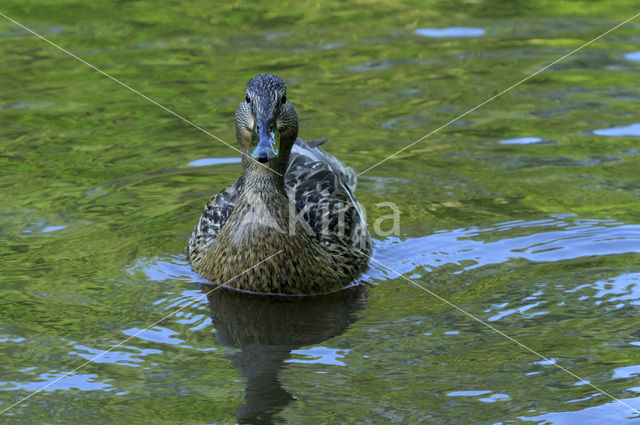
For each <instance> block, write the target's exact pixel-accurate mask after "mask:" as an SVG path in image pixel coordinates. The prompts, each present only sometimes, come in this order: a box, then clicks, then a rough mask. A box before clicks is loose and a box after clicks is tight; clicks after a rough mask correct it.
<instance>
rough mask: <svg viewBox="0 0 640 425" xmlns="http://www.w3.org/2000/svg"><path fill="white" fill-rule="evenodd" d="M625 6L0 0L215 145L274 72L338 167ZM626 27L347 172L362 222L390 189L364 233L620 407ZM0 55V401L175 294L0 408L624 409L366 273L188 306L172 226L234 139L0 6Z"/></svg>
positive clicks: (631, 229)
mask: <svg viewBox="0 0 640 425" xmlns="http://www.w3.org/2000/svg"><path fill="white" fill-rule="evenodd" d="M638 11H639V10H637V2H633V1H616V2H614V3H611V2H605V1H594V2H583V1H575V2H550V1H543V2H524V1H517V2H509V3H504V2H489V1H469V2H462V3H458V2H447V1H441V2H436V1H430V2H404V3H395V2H356V3H352V4H344V3H343V2H335V1H332V2H325V3H322V4H321V3H314V2H302V3H286V2H285V3H281V4H273V3H272V2H253V3H250V4H245V3H226V4H220V5H218V4H215V5H214V4H211V3H210V2H204V1H195V2H188V3H187V2H180V1H175V2H166V3H165V2H163V3H154V2H149V1H137V2H131V1H119V2H107V1H98V2H74V1H71V2H64V3H62V4H61V3H52V2H40V1H29V2H18V1H5V2H4V3H3V4H2V6H1V7H0V12H2V13H4V14H6V15H8V16H10V17H11V18H13V19H16V20H17V21H19V22H21V23H23V24H24V25H26V26H28V27H30V28H32V29H33V30H35V31H37V32H39V33H41V34H42V35H43V36H45V37H47V38H49V39H51V40H52V41H53V42H55V43H58V44H60V45H61V46H63V47H64V48H66V49H68V50H69V51H71V52H72V53H74V54H76V55H78V56H80V57H82V58H83V59H85V60H86V61H88V62H90V63H91V64H93V65H95V66H97V67H99V68H100V69H102V70H104V71H105V72H108V73H109V74H111V75H113V76H114V77H116V78H118V79H120V80H122V81H123V82H125V83H126V84H128V85H130V86H131V87H133V88H135V89H137V90H140V91H141V92H143V93H144V94H145V95H147V96H149V97H151V98H152V99H154V100H156V101H158V102H160V103H161V104H163V105H165V106H166V107H168V108H171V109H172V110H175V111H176V112H178V113H179V114H181V115H182V116H184V117H186V118H188V119H189V120H192V121H193V122H194V123H197V124H198V125H200V126H202V127H203V128H204V129H206V130H207V131H210V132H211V133H213V134H215V135H216V136H218V137H220V138H221V139H223V140H224V141H226V142H229V143H231V144H234V129H233V113H234V111H235V108H236V105H237V103H238V102H240V101H242V99H243V98H244V92H243V90H244V86H245V84H246V81H247V80H248V79H249V78H250V77H252V76H253V75H255V74H257V73H260V72H274V73H277V74H279V75H280V76H282V77H283V78H284V79H285V80H286V81H287V83H288V99H289V100H291V101H292V102H293V103H295V105H296V107H297V109H298V112H299V115H300V118H301V121H300V128H301V130H300V136H301V137H302V138H303V139H307V140H309V139H317V138H321V137H328V138H329V143H328V144H327V145H326V146H327V149H328V150H329V151H330V152H331V153H333V154H335V155H336V156H338V157H339V158H341V159H342V160H343V161H344V162H346V163H347V164H349V165H351V166H353V167H354V169H356V170H357V171H363V170H366V169H367V168H369V167H370V166H372V165H373V164H375V163H376V162H378V161H380V160H382V159H384V158H386V157H387V156H388V155H390V154H391V153H393V152H396V151H397V150H399V149H401V148H403V147H405V146H406V145H408V144H409V143H411V142H414V141H416V140H418V139H419V138H421V137H422V136H424V135H425V134H427V133H428V132H431V131H432V130H434V129H436V128H437V127H439V126H441V125H442V124H444V123H446V122H448V121H450V120H452V119H454V118H456V117H457V116H459V115H460V114H462V113H464V112H465V111H467V110H469V109H470V108H472V107H474V106H476V105H478V104H480V103H481V102H483V101H485V100H486V99H488V98H490V97H491V96H493V95H495V94H497V93H499V92H500V91H502V90H504V89H505V88H507V87H509V86H510V85H512V84H514V83H516V82H518V81H520V80H521V79H523V78H525V77H527V76H528V75H530V74H531V73H533V72H535V71H537V70H538V69H540V68H541V67H542V66H544V65H546V64H548V63H551V62H552V61H554V60H556V59H557V58H559V57H561V56H562V55H564V54H566V53H568V52H569V51H571V50H572V49H574V48H576V47H579V46H580V45H581V44H583V43H585V42H586V41H589V40H591V39H592V38H594V37H596V36H597V35H599V34H601V33H602V32H604V31H606V30H608V29H610V28H612V27H613V26H615V25H616V24H618V23H620V22H622V21H623V20H625V19H627V18H629V17H631V16H633V15H634V14H635V13H638ZM639 41H640V21H638V20H637V19H636V20H634V21H632V22H630V23H629V24H627V25H625V26H624V27H622V28H620V29H619V30H616V31H615V32H612V33H611V34H609V35H607V36H606V37H604V38H602V39H601V40H599V41H597V42H595V43H594V44H592V45H590V46H589V47H588V48H586V49H584V50H582V51H580V52H579V53H577V54H575V55H573V56H571V57H569V58H567V59H566V60H564V61H563V62H561V63H559V64H557V65H556V66H554V67H553V68H551V69H549V70H547V71H545V72H544V73H543V74H541V75H539V76H537V77H535V78H534V79H532V80H530V81H528V82H526V83H525V84H523V85H521V86H518V87H517V88H515V89H513V90H511V91H510V92H508V93H506V94H504V95H503V96H501V97H499V98H498V99H496V100H494V101H492V102H491V103H489V104H487V105H485V106H483V107H482V108H480V109H478V110H477V111H474V112H473V113H471V114H469V115H467V116H465V117H464V118H462V119H461V120H459V121H457V122H455V123H453V124H452V125H450V126H449V127H447V128H445V129H442V130H440V131H438V132H437V133H435V134H433V135H432V136H430V137H429V138H428V139H426V140H424V141H422V142H420V143H418V144H416V145H415V146H414V147H413V148H412V149H409V150H407V151H404V152H402V153H401V154H399V155H398V156H397V157H396V158H394V159H392V160H389V161H387V162H385V163H384V164H382V165H380V166H379V167H376V168H374V169H372V170H370V171H367V172H366V173H365V174H363V175H362V176H361V177H360V180H359V185H358V192H357V195H358V199H359V200H360V202H361V203H363V204H364V205H365V206H366V207H367V212H368V220H369V222H370V223H374V221H375V220H376V219H378V218H380V217H381V216H382V215H384V214H388V212H389V211H388V209H384V208H377V207H376V204H378V203H380V202H386V201H392V202H394V203H396V204H397V205H398V207H399V208H400V210H401V228H400V229H401V230H400V235H396V236H390V237H377V238H376V258H377V259H378V260H379V261H381V262H382V263H384V264H386V265H388V266H390V267H392V268H393V269H395V270H398V271H399V272H401V273H404V274H405V276H408V277H411V278H412V279H414V280H415V282H417V283H419V284H420V285H424V286H425V287H427V288H428V289H430V290H432V291H434V292H435V293H437V294H439V295H441V296H442V297H444V298H446V299H448V300H450V301H451V302H453V303H454V304H456V305H459V306H460V307H462V308H464V309H465V310H467V311H469V312H470V313H471V314H474V315H476V316H477V317H479V318H481V319H482V320H485V321H487V322H488V323H490V324H491V325H492V326H495V327H496V328H498V329H500V330H502V331H504V332H506V333H507V334H509V335H510V336H512V337H514V338H516V339H518V340H519V341H521V342H522V343H524V344H526V345H527V346H530V347H531V348H532V349H534V350H536V351H537V352H539V353H540V354H542V355H544V356H546V357H547V358H549V359H551V360H552V361H553V362H557V363H558V364H561V365H562V366H564V367H566V368H568V369H570V370H572V371H574V372H575V373H577V374H578V375H580V376H581V377H583V378H585V379H587V380H588V381H589V382H590V383H592V384H594V385H596V386H598V387H600V388H602V389H603V390H605V391H607V392H608V393H610V394H611V395H613V396H614V397H617V398H620V399H622V400H623V401H624V402H625V403H627V404H629V405H631V406H632V407H634V408H636V409H640V396H639V394H638V393H639V392H640V378H639V377H638V375H640V354H639V351H638V350H639V349H640V332H639V331H638V329H639V326H638V324H639V323H638V319H637V309H638V306H639V305H640V266H638V264H639V259H640V257H639V253H640V178H639V177H638V176H639V173H638V169H639V168H640V155H639V154H640V129H639V127H638V126H639V123H640V118H639V116H638V102H640V88H639V87H638V84H637V81H638V72H639V71H640V61H639V60H638V57H639V56H638V51H639V50H640V47H639V46H640V43H639ZM0 54H1V56H2V67H1V68H0V81H1V82H2V90H1V91H0V143H1V144H0V187H1V193H2V203H1V206H0V256H1V260H0V265H1V266H0V355H1V356H2V360H3V361H2V365H1V366H0V409H4V408H6V407H8V406H9V405H10V404H12V403H14V402H15V401H17V400H19V399H20V398H22V397H25V396H27V395H28V394H29V392H31V391H35V390H37V389H39V388H40V387H42V386H43V385H45V384H46V383H47V382H50V381H52V380H54V379H56V378H58V377H60V376H62V375H63V374H64V373H65V372H67V371H69V370H71V369H73V368H75V367H77V366H79V365H80V364H82V363H83V362H85V361H86V360H87V359H90V358H92V357H93V356H95V355H96V354H99V353H101V352H102V351H103V350H106V349H108V348H109V347H111V346H113V345H114V344H117V343H119V342H121V341H122V340H124V339H125V338H127V337H128V336H132V335H135V334H136V333H137V332H138V331H139V330H142V329H144V328H145V327H146V326H148V325H150V324H151V323H153V322H154V321H156V320H159V319H160V318H162V317H164V316H166V315H167V314H169V313H170V312H172V311H174V310H175V309H177V308H179V307H182V306H186V304H187V303H190V302H192V304H190V305H188V306H186V307H185V308H184V309H183V310H182V311H181V312H180V313H178V314H176V315H175V316H173V317H170V318H168V319H167V320H165V321H163V322H161V323H159V324H158V325H156V326H154V327H152V328H151V329H150V330H148V331H145V332H143V333H140V334H139V335H137V336H135V337H133V338H131V339H130V340H129V341H127V342H126V343H124V344H123V345H121V346H119V347H117V348H115V349H113V350H112V351H111V352H109V353H108V354H106V355H104V356H103V357H101V358H100V359H97V360H96V361H94V362H92V363H90V364H88V365H86V366H84V367H83V368H81V369H79V370H78V371H77V372H74V373H73V374H72V375H71V376H70V377H68V378H65V379H64V380H61V381H59V382H58V383H56V384H55V385H53V386H51V387H49V388H47V389H46V390H44V391H42V392H41V393H39V394H37V395H36V396H34V397H33V398H31V399H29V400H28V401H26V402H25V403H24V404H23V405H20V406H17V407H14V408H12V409H11V410H9V411H8V412H6V413H5V414H4V415H3V417H2V420H3V423H16V424H18V423H25V424H26V423H28V424H31V423H73V422H87V421H90V420H92V421H96V420H97V421H98V422H100V423H118V424H119V423H130V424H137V423H140V424H144V423H149V422H158V423H176V422H180V423H194V424H195V423H234V422H238V421H240V422H242V421H247V422H260V421H262V422H275V421H286V422H291V423H342V422H346V423H354V422H359V421H360V422H367V421H369V422H383V423H387V422H404V423H418V422H424V423H451V424H455V423H553V424H568V423H581V424H600V423H638V421H640V419H639V416H638V414H636V413H634V412H633V411H632V410H631V409H629V408H627V407H625V406H623V405H621V404H619V403H616V402H614V401H613V400H611V399H610V398H608V397H606V396H605V395H603V394H602V393H600V392H598V391H597V390H595V389H594V388H593V387H590V386H589V385H586V384H585V383H584V382H580V381H579V380H577V379H575V378H573V377H571V376H570V375H568V374H566V373H564V372H562V371H561V370H559V369H558V368H556V367H554V366H553V365H550V364H548V362H545V361H543V360H542V359H541V358H539V357H537V356H535V355H533V354H532V353H530V352H527V351H525V350H523V349H521V348H520V347H518V346H517V345H515V344H514V343H513V342H511V341H509V340H507V339H505V338H504V337H502V336H500V335H498V334H496V333H494V332H492V331H491V330H489V329H487V328H486V327H484V326H482V325H481V324H480V323H478V322H476V321H474V320H472V319H470V318H469V317H467V316H464V315H463V314H461V313H460V312H458V311H456V310H454V309H452V308H451V307H449V306H447V305H446V304H444V303H442V302H441V301H439V300H437V299H435V298H433V297H431V296H429V294H427V293H425V292H424V291H422V290H420V289H419V288H417V287H415V286H412V285H411V284H409V283H408V282H406V281H405V280H403V279H400V278H397V276H396V275H394V274H393V273H392V272H389V271H388V270H386V271H385V269H383V268H381V267H373V268H372V270H371V271H370V272H369V273H368V275H367V276H366V277H365V280H367V281H368V282H369V283H372V284H374V286H373V287H372V288H370V289H369V291H368V294H365V295H362V294H358V296H356V297H353V296H345V297H344V298H330V299H328V300H320V301H317V300H316V301H315V302H309V301H300V300H298V301H300V302H299V303H296V302H293V301H287V302H284V301H282V303H284V304H282V305H281V304H279V303H278V302H276V301H273V300H271V301H265V300H261V299H257V300H256V299H253V298H250V297H249V298H250V299H245V298H243V297H241V296H240V295H237V294H236V295H229V296H228V298H224V299H223V300H222V301H220V300H221V299H222V298H223V297H225V296H224V295H219V297H220V298H218V299H216V297H213V298H211V299H209V300H207V298H206V297H202V291H201V288H200V287H199V286H198V284H197V281H198V278H197V277H196V276H194V275H193V274H192V273H191V271H190V269H189V267H188V265H187V264H186V263H185V261H184V247H185V243H186V240H187V238H188V235H189V233H190V231H191V229H192V227H193V224H194V222H195V220H196V219H197V217H198V215H199V214H200V212H201V209H202V206H203V205H204V203H205V202H206V201H207V200H208V199H210V197H211V196H212V195H213V194H214V193H217V192H218V191H220V190H221V189H222V188H224V187H226V186H227V185H228V184H229V183H230V182H231V181H233V180H234V179H235V178H236V177H237V176H238V175H239V173H240V172H241V167H240V165H239V164H238V163H237V162H234V160H233V159H228V160H223V161H212V160H206V159H207V158H234V157H236V156H237V154H236V152H234V151H233V150H231V149H229V148H228V147H226V146H225V145H224V144H222V143H220V142H218V141H216V140H214V139H212V138H210V137H209V136H207V135H206V134H204V133H202V132H200V131H199V130H197V129H195V128H193V127H191V126H189V125H187V124H185V123H184V122H183V121H180V120H179V119H177V118H176V117H174V116H172V115H171V114H168V113H167V112H166V111H164V110H162V109H160V108H158V107H157V106H155V105H153V104H152V103H150V102H148V101H146V100H145V99H143V98H141V97H139V96H137V95H136V94H134V93H132V92H131V91H129V90H127V89H126V88H124V87H122V86H119V85H118V84H116V83H114V81H112V80H109V79H108V78H106V77H105V76H103V75H101V74H99V73H97V72H95V71H93V70H91V69H90V68H88V67H87V66H86V65H84V64H82V63H80V62H78V61H77V60H74V59H73V58H71V57H69V56H68V55H66V54H64V53H62V52H60V51H58V50H56V49H55V48H53V47H52V46H51V45H49V44H47V43H45V42H43V41H42V40H39V39H37V38H36V37H34V36H32V35H30V34H28V33H27V32H25V31H23V30H21V29H19V28H18V27H17V26H16V25H14V24H12V23H11V22H9V21H7V20H6V19H4V18H1V17H0ZM274 305H275V307H274ZM216 306H217V307H216ZM289 307H291V309H289ZM323 312H324V313H326V315H323ZM305 313H307V314H306V315H305ZM280 315H281V316H282V320H281V322H279V321H278V320H277V318H278V317H280ZM290 325H291V326H293V327H295V326H298V327H297V328H295V329H292V328H288V326H290ZM274 335H275V336H278V338H282V339H281V340H277V341H275V342H274V340H273V339H270V338H273V337H274ZM301 336H304V338H301ZM251 338H254V339H251ZM247 341H249V342H247Z"/></svg>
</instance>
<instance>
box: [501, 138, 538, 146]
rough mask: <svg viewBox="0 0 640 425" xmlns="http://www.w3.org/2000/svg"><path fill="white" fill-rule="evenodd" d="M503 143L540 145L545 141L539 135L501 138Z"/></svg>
mask: <svg viewBox="0 0 640 425" xmlns="http://www.w3.org/2000/svg"><path fill="white" fill-rule="evenodd" d="M498 143H500V144H501V145H538V144H541V143H545V140H544V139H541V138H539V137H518V138H515V139H506V140H500V142H498Z"/></svg>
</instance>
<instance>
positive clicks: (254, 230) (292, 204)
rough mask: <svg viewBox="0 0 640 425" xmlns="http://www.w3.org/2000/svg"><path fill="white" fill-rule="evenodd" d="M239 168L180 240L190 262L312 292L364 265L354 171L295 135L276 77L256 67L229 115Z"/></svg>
mask: <svg viewBox="0 0 640 425" xmlns="http://www.w3.org/2000/svg"><path fill="white" fill-rule="evenodd" d="M235 133H236V140H237V142H238V146H239V151H240V152H241V154H242V167H243V173H242V175H241V176H240V177H239V178H238V179H237V180H236V181H235V182H233V183H232V184H231V185H230V186H229V187H227V188H226V189H224V190H223V191H222V192H220V193H219V194H217V195H216V196H214V197H213V199H211V200H210V201H209V202H208V203H207V204H206V205H205V207H204V211H203V212H202V215H201V216H200V218H199V219H198V221H197V222H196V225H195V227H194V229H193V232H192V234H191V237H190V239H189V243H188V247H187V260H188V261H189V263H190V264H191V267H192V268H193V270H194V271H195V272H196V273H198V274H199V275H200V276H202V277H203V278H205V279H207V280H208V281H211V282H213V283H214V284H216V285H222V286H227V287H230V288H234V289H238V290H241V291H247V292H257V293H269V294H291V295H305V294H306V295H314V294H322V293H329V292H335V291H338V290H340V289H344V288H345V287H347V286H349V285H351V284H352V283H353V282H354V280H356V279H357V278H358V277H360V275H361V274H362V273H363V272H364V271H365V270H366V269H367V268H368V266H369V261H370V259H371V253H372V243H371V237H370V235H369V232H368V229H367V222H366V218H365V215H364V211H363V208H362V206H361V205H360V203H359V202H358V201H357V200H356V198H355V196H354V192H355V189H356V185H357V176H356V174H355V172H354V171H353V169H352V168H351V167H347V166H345V165H344V164H343V163H342V162H340V160H338V159H337V158H336V157H335V156H333V155H331V154H329V153H327V152H326V151H325V150H324V149H323V148H322V147H321V145H322V144H324V143H325V142H326V140H327V139H321V140H315V141H310V142H304V141H302V140H301V139H299V138H298V114H297V112H296V108H295V106H294V105H293V103H291V102H290V100H289V99H288V98H287V87H286V85H285V83H284V81H283V80H282V79H281V78H280V77H278V76H276V75H273V74H260V75H257V76H256V77H254V78H252V79H251V80H250V81H249V82H248V84H247V87H246V97H245V99H244V100H243V101H242V102H240V104H239V105H238V108H237V110H236V114H235Z"/></svg>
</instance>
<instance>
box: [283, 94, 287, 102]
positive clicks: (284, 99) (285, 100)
mask: <svg viewBox="0 0 640 425" xmlns="http://www.w3.org/2000/svg"><path fill="white" fill-rule="evenodd" d="M282 103H283V104H285V103H287V95H286V94H285V95H284V96H282Z"/></svg>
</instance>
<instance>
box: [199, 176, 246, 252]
mask: <svg viewBox="0 0 640 425" xmlns="http://www.w3.org/2000/svg"><path fill="white" fill-rule="evenodd" d="M243 186H244V181H243V178H242V177H240V178H239V179H238V180H236V181H235V182H233V183H232V184H231V185H230V186H229V187H227V188H226V189H224V190H223V191H222V192H220V193H218V194H217V195H216V196H215V197H214V198H213V199H212V200H210V201H209V202H207V205H205V207H204V211H203V212H202V215H201V216H200V218H199V219H198V222H197V223H196V227H195V228H194V229H193V232H191V237H190V238H189V246H188V247H187V260H191V259H193V258H196V257H197V256H198V255H199V254H200V253H202V252H205V251H207V250H208V249H209V247H210V246H211V245H212V244H213V243H214V242H215V241H216V239H217V238H218V233H220V229H222V226H224V224H225V223H226V222H227V220H228V219H229V216H230V215H231V212H232V211H233V208H234V206H235V204H236V200H237V199H238V195H239V194H240V191H241V190H242V187H243Z"/></svg>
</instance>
